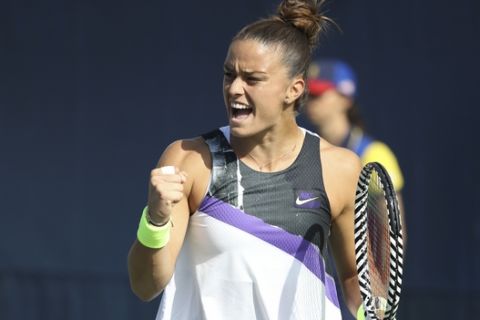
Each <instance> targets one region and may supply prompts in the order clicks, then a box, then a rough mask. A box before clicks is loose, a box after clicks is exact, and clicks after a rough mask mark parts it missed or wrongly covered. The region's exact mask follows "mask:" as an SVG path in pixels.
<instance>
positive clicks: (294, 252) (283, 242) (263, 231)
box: [199, 196, 339, 307]
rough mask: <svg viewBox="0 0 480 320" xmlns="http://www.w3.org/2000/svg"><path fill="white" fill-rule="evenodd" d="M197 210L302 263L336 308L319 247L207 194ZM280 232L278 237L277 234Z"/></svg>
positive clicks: (333, 284) (335, 295)
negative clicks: (313, 275) (266, 243)
mask: <svg viewBox="0 0 480 320" xmlns="http://www.w3.org/2000/svg"><path fill="white" fill-rule="evenodd" d="M199 211H201V212H204V213H206V214H208V215H209V216H211V217H213V218H215V219H218V220H220V221H222V222H225V223H227V224H229V225H232V226H234V227H236V228H238V229H241V230H243V231H245V232H248V233H249V234H251V235H253V236H255V237H257V238H259V239H262V240H263V241H265V242H268V243H269V244H271V245H273V246H275V247H277V248H278V249H280V250H282V251H284V252H286V253H288V254H289V255H291V256H293V257H295V258H296V259H297V260H299V261H300V262H302V263H303V264H304V265H305V267H307V268H308V269H309V270H310V271H311V272H312V273H313V274H315V276H317V277H318V278H319V279H320V280H321V281H322V282H323V283H324V285H325V292H326V295H327V298H328V299H329V300H330V301H331V302H332V303H333V304H334V305H335V306H337V307H339V303H338V297H337V291H336V288H335V282H334V280H333V278H332V277H330V276H328V275H326V273H325V263H324V260H323V257H322V256H321V254H320V252H319V250H318V249H317V248H316V247H315V246H314V245H312V244H311V243H310V242H309V241H307V240H305V239H303V238H302V237H301V236H299V235H294V234H291V233H289V232H287V231H285V230H283V229H281V228H279V227H275V226H272V225H269V224H267V223H265V222H264V221H263V220H261V219H259V218H257V217H255V216H252V215H249V214H246V213H245V212H243V211H242V210H240V209H237V208H235V207H233V206H232V205H230V204H228V203H225V202H223V201H221V200H218V199H216V198H214V197H210V196H206V197H205V199H203V201H202V204H201V205H200V208H199ZM279 233H281V236H279Z"/></svg>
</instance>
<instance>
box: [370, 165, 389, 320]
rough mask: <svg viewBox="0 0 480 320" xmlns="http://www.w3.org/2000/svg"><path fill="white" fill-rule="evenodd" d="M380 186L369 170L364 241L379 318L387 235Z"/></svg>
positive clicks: (386, 270)
mask: <svg viewBox="0 0 480 320" xmlns="http://www.w3.org/2000/svg"><path fill="white" fill-rule="evenodd" d="M383 190H384V186H383V184H382V181H381V179H380V177H379V175H378V174H377V172H376V171H375V170H373V171H372V174H371V177H370V183H369V185H368V201H367V219H368V223H367V225H368V232H367V239H368V240H367V243H368V250H369V253H370V254H369V257H368V265H369V271H370V281H371V283H370V285H371V290H372V294H373V296H374V297H378V298H377V299H376V300H375V301H374V305H375V308H376V309H377V315H378V316H379V317H380V318H383V314H384V312H385V307H386V299H387V297H388V288H389V279H390V250H389V248H390V237H389V221H388V215H386V214H385V212H387V211H388V209H387V204H386V201H385V196H384V191H383Z"/></svg>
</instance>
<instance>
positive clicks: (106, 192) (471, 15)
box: [0, 0, 480, 319]
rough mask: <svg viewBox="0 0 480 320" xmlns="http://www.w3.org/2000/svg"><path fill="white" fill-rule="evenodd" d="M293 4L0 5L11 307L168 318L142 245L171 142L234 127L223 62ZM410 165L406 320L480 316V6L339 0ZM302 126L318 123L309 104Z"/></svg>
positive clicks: (380, 118)
mask: <svg viewBox="0 0 480 320" xmlns="http://www.w3.org/2000/svg"><path fill="white" fill-rule="evenodd" d="M276 4H277V1H267V0H264V1H258V0H250V1H246V0H245V1H236V2H230V1H219V0H215V1H213V0H212V1H182V2H173V1H168V2H165V1H126V0H123V1H122V0H120V1H112V0H104V1H93V0H86V1H59V0H45V1H32V0H23V1H13V0H1V1H0V219H1V220H0V221H1V222H0V240H1V241H0V319H152V318H153V316H154V314H155V310H156V308H157V304H158V301H155V302H152V303H150V304H145V303H142V302H139V301H138V299H136V298H135V297H134V295H133V294H132V293H131V292H130V289H129V286H128V278H127V272H126V255H127V252H128V249H129V246H130V244H131V242H132V241H133V239H134V238H135V232H136V226H137V223H138V218H139V215H140V211H141V210H142V208H143V206H144V204H145V202H146V186H147V179H148V174H149V171H150V169H151V168H153V167H154V166H155V164H156V161H157V159H158V157H159V156H160V154H161V152H162V150H163V149H164V148H165V147H166V146H167V145H168V144H169V143H170V142H171V141H173V140H174V139H178V138H187V137H192V136H196V135H198V134H200V133H203V132H206V131H207V130H210V129H212V128H215V127H218V126H220V125H223V124H224V123H225V111H224V106H223V99H222V93H221V84H222V73H223V72H222V65H223V59H224V56H225V53H226V50H227V47H228V45H229V41H230V39H231V37H232V36H233V35H234V34H235V33H236V32H237V31H238V30H239V28H241V27H242V26H243V25H244V24H246V23H248V22H251V21H254V20H255V19H257V18H259V17H264V16H266V15H268V14H269V13H271V12H272V11H273V9H274V8H275V6H276ZM326 9H328V10H327V15H329V16H330V17H331V18H333V19H334V20H335V21H336V22H337V23H338V25H339V26H340V27H341V29H342V31H341V32H340V31H338V30H337V29H335V28H331V30H330V32H329V33H328V34H327V35H325V36H324V37H323V38H322V45H321V46H320V48H319V49H318V51H317V53H316V55H317V56H324V57H340V58H343V59H345V60H347V61H349V62H350V63H351V64H352V66H353V67H354V68H355V69H356V70H357V73H358V78H359V82H360V84H359V85H360V91H359V103H360V106H361V109H362V111H363V113H364V115H365V117H366V118H367V124H368V127H369V129H370V131H371V132H372V133H373V134H374V135H376V136H378V137H381V139H382V140H384V141H386V142H387V143H388V144H389V145H390V146H391V147H392V149H393V150H394V151H395V152H396V154H397V156H398V159H399V161H400V164H401V166H402V168H403V170H404V174H405V180H406V185H405V189H404V198H405V204H406V213H407V219H408V228H409V250H408V256H407V261H406V262H407V265H406V270H405V280H404V283H405V284H404V294H403V297H402V301H401V319H473V318H476V317H477V315H478V314H479V313H480V290H479V287H480V276H479V272H478V271H480V258H479V257H478V246H479V245H480V212H479V209H478V205H477V203H476V200H477V196H478V195H479V194H480V183H479V182H478V178H479V177H480V175H479V171H480V170H479V163H480V161H479V160H480V159H479V157H478V155H477V152H476V150H475V149H476V148H477V147H478V145H479V143H478V133H477V131H478V130H477V125H478V115H479V112H478V110H477V109H478V103H479V101H480V99H479V98H480V90H479V89H478V88H477V87H478V83H479V81H478V74H479V71H480V70H479V62H478V57H479V54H480V50H479V49H480V43H479V36H478V35H479V34H480V22H479V19H478V17H477V13H478V12H479V9H480V8H479V4H478V2H476V1H472V0H457V1H455V2H451V1H445V0H425V1H401V2H398V1H397V2H393V1H384V0H371V1H368V2H365V1H353V0H337V1H331V2H329V4H328V5H327V7H326ZM300 121H301V122H302V118H301V117H300Z"/></svg>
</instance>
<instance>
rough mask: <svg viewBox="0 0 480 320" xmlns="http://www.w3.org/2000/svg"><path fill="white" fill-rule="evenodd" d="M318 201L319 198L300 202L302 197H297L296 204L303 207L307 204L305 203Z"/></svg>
mask: <svg viewBox="0 0 480 320" xmlns="http://www.w3.org/2000/svg"><path fill="white" fill-rule="evenodd" d="M317 199H318V197H315V198H310V199H305V200H300V197H297V200H295V204H296V205H297V206H301V205H303V204H305V203H309V202H311V201H313V200H317Z"/></svg>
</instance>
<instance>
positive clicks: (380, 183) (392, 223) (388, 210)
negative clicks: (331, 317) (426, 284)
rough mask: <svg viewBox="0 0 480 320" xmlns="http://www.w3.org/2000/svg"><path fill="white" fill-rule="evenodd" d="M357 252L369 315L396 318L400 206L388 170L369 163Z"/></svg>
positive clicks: (358, 214) (362, 182)
mask: <svg viewBox="0 0 480 320" xmlns="http://www.w3.org/2000/svg"><path fill="white" fill-rule="evenodd" d="M354 223H355V255H356V262H357V272H358V280H359V285H360V293H361V295H362V299H363V305H364V309H365V316H366V317H367V319H372V320H376V319H379V320H381V319H395V317H396V312H397V309H398V304H399V301H400V293H401V284H402V273H403V240H402V226H401V221H400V208H399V205H398V200H397V196H396V193H395V189H394V187H393V184H392V181H391V179H390V176H389V175H388V172H387V170H386V169H385V168H384V167H383V166H382V165H381V164H380V163H378V162H370V163H367V164H366V165H365V166H364V167H363V169H362V171H361V173H360V177H359V180H358V184H357V191H356V197H355V222H354Z"/></svg>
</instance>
